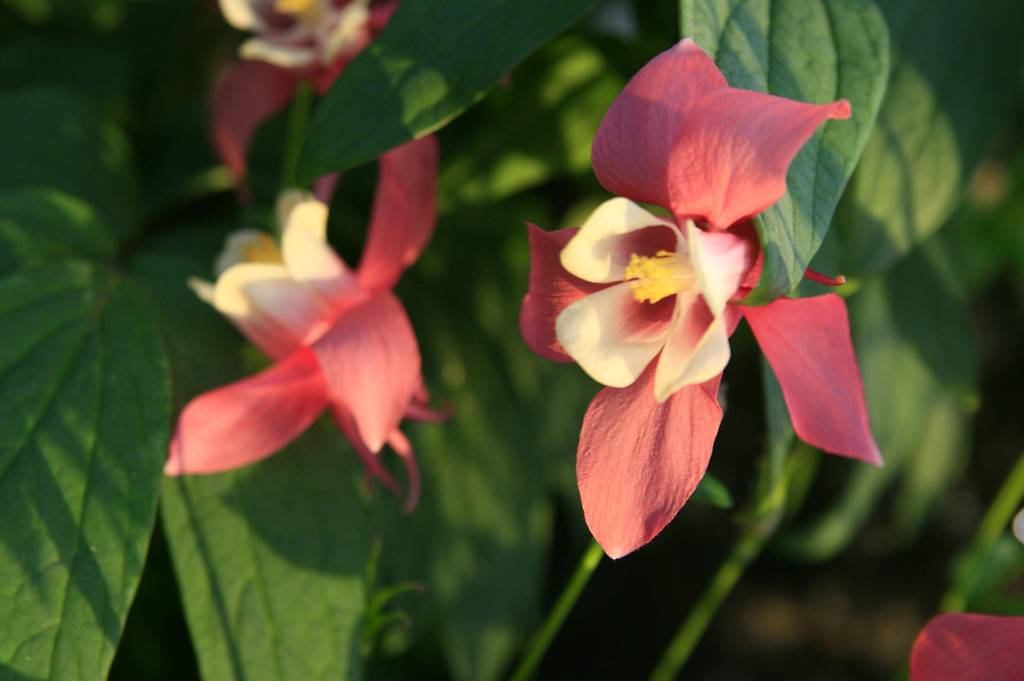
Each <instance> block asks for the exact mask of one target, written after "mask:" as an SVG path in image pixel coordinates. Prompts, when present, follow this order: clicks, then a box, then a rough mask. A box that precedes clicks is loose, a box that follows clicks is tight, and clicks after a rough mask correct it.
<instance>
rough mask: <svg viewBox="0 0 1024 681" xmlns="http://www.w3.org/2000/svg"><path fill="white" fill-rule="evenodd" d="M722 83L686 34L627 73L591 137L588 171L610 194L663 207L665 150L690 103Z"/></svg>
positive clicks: (666, 198)
mask: <svg viewBox="0 0 1024 681" xmlns="http://www.w3.org/2000/svg"><path fill="white" fill-rule="evenodd" d="M726 86H727V83H726V82H725V77H724V76H722V73H721V72H720V71H719V70H718V67H716V66H715V63H714V62H713V61H712V60H711V58H710V57H708V56H707V55H706V54H705V53H704V52H703V51H702V50H701V49H700V48H699V47H697V45H696V44H695V43H694V42H693V41H692V40H690V39H689V38H687V39H686V40H683V41H681V42H679V43H678V44H676V45H675V46H674V47H672V48H670V49H668V50H666V51H665V52H662V53H661V54H659V55H658V56H657V57H655V58H654V59H652V60H651V61H650V62H648V64H647V65H646V66H644V67H643V68H642V69H640V71H639V72H638V73H637V74H636V75H635V76H633V78H632V79H631V80H630V81H629V83H627V84H626V87H625V89H623V91H622V93H621V94H620V95H619V96H618V97H617V98H616V99H615V101H614V102H612V105H611V107H610V108H609V109H608V113H606V114H605V116H604V120H602V121H601V125H600V127H599V128H598V129H597V135H596V136H595V137H594V146H593V149H592V151H591V161H592V163H593V166H594V174H595V175H597V179H598V180H599V181H600V182H601V184H602V185H604V187H605V188H606V189H608V190H609V191H610V192H612V193H613V194H618V195H619V196H625V197H627V198H630V199H633V200H634V201H644V202H647V203H653V204H655V205H658V206H662V207H665V208H668V207H669V205H670V203H669V154H670V153H671V152H672V144H673V142H674V141H675V139H676V137H677V135H678V134H679V130H680V128H681V127H682V126H683V125H690V122H689V119H688V112H689V110H690V107H691V106H693V105H694V103H695V102H696V101H697V100H698V99H699V98H700V97H701V96H702V95H703V94H704V93H706V92H708V91H709V90H714V89H716V88H724V87H726Z"/></svg>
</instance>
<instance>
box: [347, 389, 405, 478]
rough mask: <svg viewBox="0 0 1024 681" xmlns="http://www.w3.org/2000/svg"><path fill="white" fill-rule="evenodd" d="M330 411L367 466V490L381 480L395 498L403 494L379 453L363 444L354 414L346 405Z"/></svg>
mask: <svg viewBox="0 0 1024 681" xmlns="http://www.w3.org/2000/svg"><path fill="white" fill-rule="evenodd" d="M330 411H331V416H332V417H333V418H334V422H335V423H336V424H337V425H338V429H339V430H340V431H341V432H342V433H343V434H344V435H345V439H346V440H348V441H349V444H351V445H352V449H354V450H355V452H356V454H357V455H358V456H359V458H360V459H362V460H363V464H364V465H365V466H366V471H365V480H366V487H367V490H369V489H371V488H372V485H373V481H374V480H380V481H381V482H382V483H384V486H385V487H387V488H388V490H389V491H390V492H391V493H392V494H394V495H395V496H398V495H399V494H401V493H402V488H401V487H400V486H399V485H398V483H397V482H396V481H395V478H394V477H393V476H392V475H391V473H390V472H389V471H388V469H387V468H385V467H384V464H382V463H381V461H380V454H379V452H371V451H370V450H369V449H368V448H367V447H366V445H365V444H364V443H363V439H362V437H360V435H359V430H358V429H357V428H356V422H355V421H354V420H353V418H352V414H350V413H348V412H347V411H346V409H345V405H343V404H338V403H334V404H332V405H331V406H330Z"/></svg>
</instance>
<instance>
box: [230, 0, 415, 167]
mask: <svg viewBox="0 0 1024 681" xmlns="http://www.w3.org/2000/svg"><path fill="white" fill-rule="evenodd" d="M397 5H398V0H376V1H373V2H371V0H220V8H221V12H223V14H224V18H225V19H226V20H227V21H228V23H229V24H231V25H232V26H234V27H235V28H237V29H239V30H242V31H251V32H252V33H254V34H255V35H254V36H253V37H252V38H249V39H248V40H246V41H245V42H243V43H242V45H241V46H240V47H239V48H238V55H239V56H240V57H241V59H242V60H241V61H238V62H233V63H232V64H231V65H230V66H229V67H228V68H227V70H226V71H225V73H224V75H223V76H222V77H221V79H220V81H219V82H218V83H217V86H216V89H215V92H214V97H213V112H212V116H211V126H212V132H213V142H214V146H215V147H216V149H217V153H218V155H219V156H220V157H221V159H222V160H223V161H224V163H225V164H227V166H228V168H229V169H230V170H231V173H232V175H234V177H235V179H236V181H238V182H242V181H243V180H244V179H245V175H246V154H247V152H248V149H249V142H250V140H251V139H252V136H253V133H254V132H255V131H256V129H257V128H258V127H259V125H260V124H261V123H262V122H263V121H265V120H266V119H268V118H270V117H271V116H273V115H274V114H275V113H277V112H278V111H280V110H281V109H282V108H284V106H285V105H286V104H287V103H288V102H289V101H291V99H292V98H293V97H294V96H295V92H296V89H297V88H298V86H299V83H301V82H303V81H308V82H310V83H312V84H313V86H314V87H315V88H316V90H317V92H319V93H320V94H321V95H322V94H324V93H325V92H327V90H328V89H329V88H330V87H331V84H332V83H333V82H334V80H335V79H336V78H337V77H338V75H339V74H340V73H341V71H342V70H343V69H344V68H345V66H347V65H348V63H349V62H350V61H352V59H353V58H354V57H355V56H356V54H358V53H359V52H360V51H361V50H362V49H363V48H364V47H366V46H367V45H368V44H369V43H370V42H371V41H372V40H373V38H374V37H376V35H377V34H378V33H380V32H381V31H382V30H383V29H384V26H385V25H386V24H387V22H388V20H389V19H390V18H391V15H392V14H393V13H394V11H395V8H396V7H397Z"/></svg>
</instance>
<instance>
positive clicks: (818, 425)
mask: <svg viewBox="0 0 1024 681" xmlns="http://www.w3.org/2000/svg"><path fill="white" fill-rule="evenodd" d="M740 309H741V310H742V311H743V316H744V317H746V318H747V322H748V323H749V324H750V329H751V330H752V331H753V332H754V337H755V338H756V339H757V342H758V344H759V345H760V346H761V350H762V351H763V352H764V355H765V357H766V358H767V359H768V363H769V364H770V365H771V367H772V370H773V371H774V372H775V376H776V378H778V379H779V384H780V385H781V386H782V394H783V396H784V397H785V399H786V406H787V407H788V408H789V416H790V418H791V419H792V421H793V429H794V430H795V431H796V434H797V435H798V436H800V438H801V439H802V440H804V441H805V442H807V443H809V444H812V445H814V446H815V447H818V448H820V449H823V450H825V451H826V452H831V453H833V454H839V455H841V456H848V457H851V458H854V459H860V460H861V461H866V462H868V463H873V464H875V465H878V466H880V465H882V456H881V454H880V453H879V451H878V445H876V444H875V438H874V436H873V435H872V434H871V426H870V424H869V423H868V408H867V402H866V400H865V398H864V384H863V382H862V381H861V376H860V369H859V368H858V366H857V358H856V356H855V355H854V352H853V341H852V339H851V337H850V322H849V318H848V316H847V312H846V303H845V302H844V301H843V299H842V298H840V297H839V296H837V295H836V294H834V293H829V294H827V295H823V296H816V297H814V298H800V299H795V300H794V299H791V298H779V299H778V300H776V301H774V302H772V303H770V304H768V305H765V306H764V307H753V306H749V307H748V306H742V307H741V308H740Z"/></svg>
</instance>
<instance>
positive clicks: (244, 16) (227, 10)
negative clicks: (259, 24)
mask: <svg viewBox="0 0 1024 681" xmlns="http://www.w3.org/2000/svg"><path fill="white" fill-rule="evenodd" d="M220 11H221V12H222V13H223V14H224V18H225V19H227V22H228V23H229V24H231V25H232V26H234V27H235V28H237V29H239V30H242V31H247V30H250V29H252V27H253V25H254V24H255V22H256V11H255V9H254V8H253V3H252V2H250V1H249V0H220Z"/></svg>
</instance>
